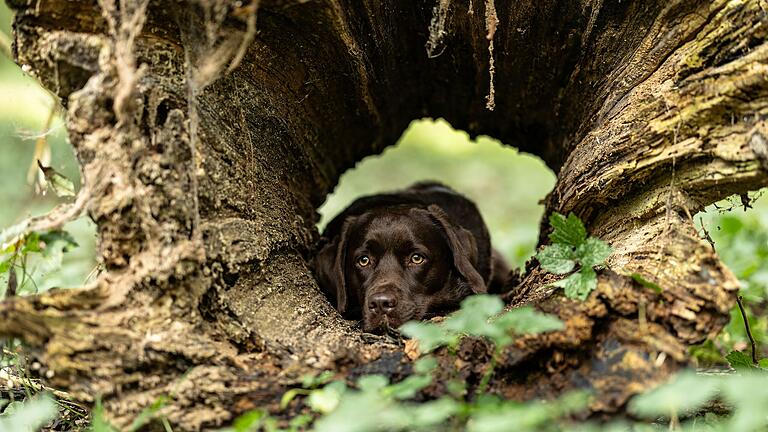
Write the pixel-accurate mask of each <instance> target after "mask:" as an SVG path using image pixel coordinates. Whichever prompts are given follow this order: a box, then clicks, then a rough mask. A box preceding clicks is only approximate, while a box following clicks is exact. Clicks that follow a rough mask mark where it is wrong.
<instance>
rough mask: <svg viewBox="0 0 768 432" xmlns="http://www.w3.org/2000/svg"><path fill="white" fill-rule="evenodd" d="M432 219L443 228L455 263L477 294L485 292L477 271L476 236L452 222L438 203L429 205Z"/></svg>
mask: <svg viewBox="0 0 768 432" xmlns="http://www.w3.org/2000/svg"><path fill="white" fill-rule="evenodd" d="M427 211H429V215H430V217H431V218H432V220H433V221H434V222H435V223H436V224H437V225H438V226H440V228H442V230H443V232H445V235H446V237H447V238H448V246H449V247H450V248H451V253H452V254H453V265H454V267H456V270H458V271H459V273H460V274H461V276H462V277H463V278H464V279H465V280H466V281H467V282H468V283H469V286H470V287H471V288H472V291H473V292H474V293H476V294H479V293H485V292H487V291H488V288H487V287H486V285H485V281H483V277H482V276H480V273H478V271H477V268H476V266H477V255H478V251H477V242H476V241H475V236H473V235H472V233H471V232H469V231H467V230H466V229H464V228H462V227H459V226H456V225H454V224H452V223H451V222H450V221H449V220H448V215H446V214H445V212H444V211H443V209H441V208H440V207H438V206H436V205H434V204H433V205H431V206H429V207H427Z"/></svg>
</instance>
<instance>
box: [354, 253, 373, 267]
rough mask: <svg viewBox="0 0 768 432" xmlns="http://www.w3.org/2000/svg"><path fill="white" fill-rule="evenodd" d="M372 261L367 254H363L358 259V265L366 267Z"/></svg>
mask: <svg viewBox="0 0 768 432" xmlns="http://www.w3.org/2000/svg"><path fill="white" fill-rule="evenodd" d="M370 263H371V259H370V258H368V256H367V255H362V256H361V257H359V258H358V259H357V265H359V266H360V267H365V266H367V265H368V264H370Z"/></svg>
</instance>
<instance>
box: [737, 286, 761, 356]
mask: <svg viewBox="0 0 768 432" xmlns="http://www.w3.org/2000/svg"><path fill="white" fill-rule="evenodd" d="M736 303H738V305H739V310H740V311H741V318H742V319H743V320H744V328H745V329H747V337H748V338H749V343H750V344H752V363H753V364H755V365H757V364H758V361H757V344H756V343H755V338H754V337H753V336H752V330H751V329H750V328H749V320H748V319H747V311H746V310H744V303H742V296H738V297H737V298H736Z"/></svg>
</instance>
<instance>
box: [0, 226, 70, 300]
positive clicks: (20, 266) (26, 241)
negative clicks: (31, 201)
mask: <svg viewBox="0 0 768 432" xmlns="http://www.w3.org/2000/svg"><path fill="white" fill-rule="evenodd" d="M0 237H2V236H0ZM75 247H77V242H75V239H74V238H73V237H72V236H71V235H70V234H69V233H68V232H67V231H64V230H51V231H47V232H31V233H29V234H26V235H23V236H21V237H17V238H16V240H15V241H13V242H11V243H10V244H8V245H3V249H2V250H0V274H6V273H7V274H8V276H7V283H6V285H5V287H4V289H5V294H4V295H5V296H11V295H16V294H20V293H22V292H25V291H27V292H29V291H37V284H36V283H35V280H34V278H33V277H32V276H33V274H34V273H35V272H48V271H51V270H54V269H57V268H59V267H61V260H62V257H63V255H64V253H66V252H69V251H70V250H72V249H73V248H75ZM32 255H36V258H37V259H36V260H35V264H34V267H35V269H34V270H32V269H30V267H31V262H30V259H29V258H30V257H31V256H32ZM17 271H19V272H21V275H22V276H21V279H20V281H19V278H18V276H17ZM30 286H31V287H32V288H30Z"/></svg>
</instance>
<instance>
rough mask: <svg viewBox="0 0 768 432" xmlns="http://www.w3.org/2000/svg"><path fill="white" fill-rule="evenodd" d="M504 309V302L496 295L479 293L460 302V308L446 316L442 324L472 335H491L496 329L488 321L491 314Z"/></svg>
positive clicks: (496, 331)
mask: <svg viewBox="0 0 768 432" xmlns="http://www.w3.org/2000/svg"><path fill="white" fill-rule="evenodd" d="M502 310H504V302H503V301H501V299H500V298H499V297H498V296H493V295H486V294H479V295H473V296H470V297H467V298H466V299H464V301H462V302H461V309H459V310H458V311H456V312H454V313H453V314H451V316H449V317H448V318H446V320H445V321H444V323H443V325H444V326H445V328H446V329H448V330H449V331H450V332H454V333H466V334H469V335H473V336H489V337H490V336H493V335H495V334H497V333H498V332H499V331H498V329H495V328H493V326H492V325H491V324H490V323H489V322H488V319H489V318H490V317H492V316H493V315H496V314H498V313H499V312H501V311H502Z"/></svg>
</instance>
